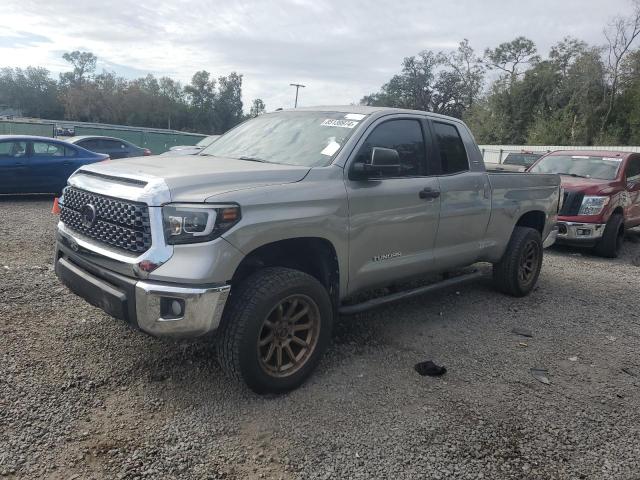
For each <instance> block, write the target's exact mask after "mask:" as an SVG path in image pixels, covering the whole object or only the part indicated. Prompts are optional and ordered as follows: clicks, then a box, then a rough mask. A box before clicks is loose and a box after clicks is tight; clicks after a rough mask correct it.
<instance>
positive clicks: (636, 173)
mask: <svg viewBox="0 0 640 480" xmlns="http://www.w3.org/2000/svg"><path fill="white" fill-rule="evenodd" d="M627 180H640V157H633V158H632V159H631V160H629V166H628V167H627Z"/></svg>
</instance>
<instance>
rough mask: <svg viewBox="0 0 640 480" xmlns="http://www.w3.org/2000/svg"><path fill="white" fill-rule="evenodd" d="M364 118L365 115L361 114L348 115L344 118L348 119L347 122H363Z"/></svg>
mask: <svg viewBox="0 0 640 480" xmlns="http://www.w3.org/2000/svg"><path fill="white" fill-rule="evenodd" d="M364 117H366V115H363V114H361V113H347V114H346V115H345V116H344V118H346V119H347V120H358V121H359V120H362V119H363V118H364Z"/></svg>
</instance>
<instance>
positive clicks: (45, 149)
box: [33, 142, 65, 157]
mask: <svg viewBox="0 0 640 480" xmlns="http://www.w3.org/2000/svg"><path fill="white" fill-rule="evenodd" d="M33 156H34V157H64V156H65V146H64V145H62V144H61V143H49V142H33Z"/></svg>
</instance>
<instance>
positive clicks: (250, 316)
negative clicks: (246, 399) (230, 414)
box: [217, 267, 333, 394]
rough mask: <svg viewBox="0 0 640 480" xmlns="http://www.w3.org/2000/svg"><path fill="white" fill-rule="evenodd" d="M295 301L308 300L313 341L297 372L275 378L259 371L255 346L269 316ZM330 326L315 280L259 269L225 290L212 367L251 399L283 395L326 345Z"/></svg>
mask: <svg viewBox="0 0 640 480" xmlns="http://www.w3.org/2000/svg"><path fill="white" fill-rule="evenodd" d="M295 295H300V296H304V298H307V299H310V300H311V301H312V302H314V303H315V305H316V306H317V308H318V312H319V318H320V325H319V330H318V333H317V341H316V342H315V348H314V349H313V351H311V352H310V354H309V356H308V358H307V360H306V362H305V363H304V364H302V365H301V366H300V367H299V370H297V371H295V372H294V373H291V374H290V375H289V376H285V377H277V376H274V375H270V374H268V373H267V372H266V371H265V370H264V369H263V367H262V364H261V360H260V355H259V351H258V350H259V349H258V346H257V345H258V341H259V339H260V334H261V331H262V328H263V325H264V321H265V319H266V318H267V317H268V316H269V314H270V312H272V311H273V309H274V307H276V306H277V305H278V304H279V303H280V302H282V301H283V300H284V299H287V298H288V297H291V296H295ZM332 324H333V308H332V305H331V300H330V298H329V294H328V293H327V290H326V288H325V287H324V286H323V285H322V284H321V283H320V282H319V281H318V280H316V279H315V278H314V277H312V276H311V275H308V274H306V273H304V272H301V271H298V270H293V269H290V268H282V267H269V268H264V269H261V270H258V271H257V272H255V273H253V274H252V275H250V276H249V277H247V278H246V279H245V280H244V281H243V282H242V283H240V284H239V285H236V286H233V287H232V289H231V294H230V296H229V300H228V302H227V305H226V307H225V311H224V314H223V319H222V324H221V327H220V331H219V332H218V335H217V352H218V361H219V362H220V365H221V367H222V369H223V370H224V371H225V373H226V374H227V375H228V376H229V377H231V378H232V379H235V380H241V381H243V382H245V383H246V385H247V386H248V387H249V388H250V389H251V390H253V391H254V392H256V393H259V394H263V393H284V392H287V391H290V390H293V389H295V388H297V387H298V386H300V385H301V384H302V383H303V382H304V381H305V380H306V379H307V378H308V377H309V376H310V375H311V373H312V372H313V371H314V369H315V368H316V367H317V365H318V363H319V361H320V358H321V357H322V354H323V353H324V351H325V349H326V347H327V345H328V344H329V341H330V339H331V327H332Z"/></svg>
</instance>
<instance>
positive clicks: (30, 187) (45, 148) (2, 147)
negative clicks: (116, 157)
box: [0, 135, 109, 194]
mask: <svg viewBox="0 0 640 480" xmlns="http://www.w3.org/2000/svg"><path fill="white" fill-rule="evenodd" d="M107 158H109V155H104V154H102V153H94V152H90V151H89V150H86V149H84V148H82V147H78V146H77V145H72V144H70V143H67V142H63V141H61V140H56V139H54V138H48V137H33V136H30V135H0V193H53V194H60V192H61V191H62V189H63V188H64V187H65V185H66V184H67V179H68V178H69V176H70V175H71V174H72V173H73V172H75V171H76V170H77V169H78V168H80V167H81V166H83V165H87V164H89V163H95V162H100V161H102V160H106V159H107Z"/></svg>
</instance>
